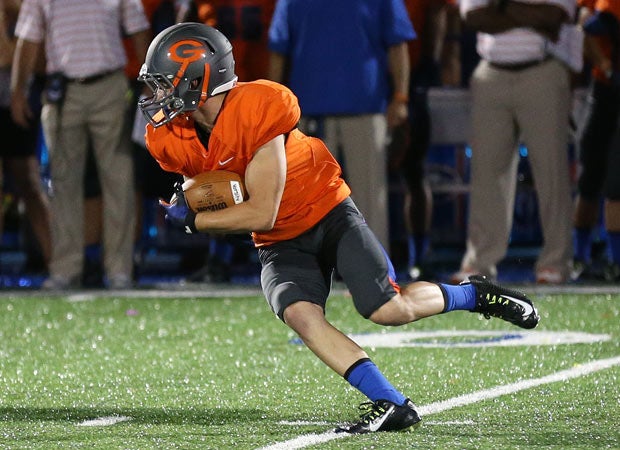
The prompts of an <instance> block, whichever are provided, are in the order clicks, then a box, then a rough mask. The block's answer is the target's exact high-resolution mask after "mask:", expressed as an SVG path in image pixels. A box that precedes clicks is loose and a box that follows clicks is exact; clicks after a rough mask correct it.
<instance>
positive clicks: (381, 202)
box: [300, 114, 390, 252]
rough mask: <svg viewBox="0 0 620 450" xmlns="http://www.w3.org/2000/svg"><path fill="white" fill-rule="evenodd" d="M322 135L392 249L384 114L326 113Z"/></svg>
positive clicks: (305, 127) (362, 208)
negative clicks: (339, 114)
mask: <svg viewBox="0 0 620 450" xmlns="http://www.w3.org/2000/svg"><path fill="white" fill-rule="evenodd" d="M322 122H323V123H322V124H321V128H322V129H321V130H320V131H319V132H317V133H315V130H308V121H307V120H302V121H301V123H300V128H301V130H302V131H303V132H304V133H309V132H310V131H312V132H311V133H310V134H312V135H318V136H319V137H321V138H322V140H323V141H324V142H325V145H327V148H328V149H329V150H330V151H331V152H332V154H333V155H334V157H335V158H336V159H338V161H340V162H341V164H342V165H343V170H344V172H345V179H346V181H347V184H348V185H349V187H350V188H351V191H352V193H351V198H353V201H354V202H355V204H356V205H357V207H358V208H359V210H360V211H361V212H362V214H363V215H364V218H365V219H366V222H367V223H368V225H369V226H370V229H371V230H372V231H373V232H374V233H375V235H376V236H377V238H378V239H379V242H381V245H383V247H384V248H385V250H386V251H388V252H389V250H390V245H389V244H390V236H389V219H388V205H387V203H388V181H387V152H386V148H385V147H386V136H387V124H386V119H385V115H384V114H369V115H359V116H326V117H324V118H323V121H322Z"/></svg>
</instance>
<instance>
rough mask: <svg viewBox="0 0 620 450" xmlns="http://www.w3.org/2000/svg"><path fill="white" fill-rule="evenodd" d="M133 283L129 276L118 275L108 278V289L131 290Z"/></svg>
mask: <svg viewBox="0 0 620 450" xmlns="http://www.w3.org/2000/svg"><path fill="white" fill-rule="evenodd" d="M131 287H132V282H131V279H130V278H129V275H126V274H124V273H118V274H116V275H112V276H110V277H109V278H108V289H131Z"/></svg>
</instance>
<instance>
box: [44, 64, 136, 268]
mask: <svg viewBox="0 0 620 450" xmlns="http://www.w3.org/2000/svg"><path fill="white" fill-rule="evenodd" d="M127 90H128V83H127V80H126V78H125V75H124V74H123V72H122V71H119V72H116V73H114V74H112V75H109V76H107V77H104V78H103V79H101V80H98V81H96V82H93V83H89V84H79V83H69V84H68V85H67V92H66V95H65V100H64V103H63V105H62V108H58V107H57V106H56V105H50V104H46V105H44V106H43V111H42V116H41V120H42V125H43V131H44V134H45V140H46V143H47V146H48V149H49V154H50V165H51V178H52V190H53V194H52V198H51V207H52V217H51V219H52V261H51V264H50V275H51V276H59V277H65V278H69V279H73V278H76V277H79V276H80V274H81V272H82V265H83V257H84V181H83V177H84V171H85V162H86V155H87V151H88V147H89V145H91V146H92V148H93V151H94V155H95V159H96V162H97V170H98V175H99V179H100V182H101V190H102V196H103V252H104V268H105V271H106V274H107V275H108V277H115V276H122V275H124V276H129V277H130V278H131V272H132V266H133V242H134V227H135V215H134V207H133V201H134V194H133V193H134V183H133V162H132V156H131V144H130V141H129V135H128V133H127V130H128V128H126V123H125V120H126V117H127V115H126V112H127V107H128V105H127V100H126V94H127Z"/></svg>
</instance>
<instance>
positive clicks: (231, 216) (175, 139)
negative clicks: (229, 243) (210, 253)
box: [140, 23, 539, 433]
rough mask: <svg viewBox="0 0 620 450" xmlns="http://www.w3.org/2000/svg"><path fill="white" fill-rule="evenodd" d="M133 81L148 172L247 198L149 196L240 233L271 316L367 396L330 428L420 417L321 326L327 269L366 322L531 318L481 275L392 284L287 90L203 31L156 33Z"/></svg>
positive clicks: (336, 172)
mask: <svg viewBox="0 0 620 450" xmlns="http://www.w3.org/2000/svg"><path fill="white" fill-rule="evenodd" d="M140 80H142V81H144V82H145V83H146V84H147V85H148V86H149V87H150V88H151V89H152V91H153V96H152V97H150V98H147V99H145V100H143V101H142V102H141V103H140V108H141V109H142V111H143V113H144V115H145V116H146V118H147V120H148V125H147V129H146V143H147V146H148V149H149V151H150V153H151V154H152V156H153V157H154V158H155V159H156V160H157V161H158V162H159V164H160V165H161V166H162V168H163V169H164V170H167V171H172V172H177V173H180V174H182V175H184V176H185V177H193V176H195V175H197V174H200V173H202V172H205V171H210V170H218V169H225V170H229V171H233V172H236V173H238V174H239V175H240V176H241V177H242V179H243V180H244V182H245V187H246V190H247V194H248V199H247V200H246V201H244V202H243V203H240V204H238V205H235V206H232V207H229V208H226V209H222V210H219V211H205V212H200V213H198V214H196V213H194V212H192V211H191V210H190V209H189V208H188V207H187V204H186V202H185V199H184V197H183V192H182V189H181V188H177V192H176V195H177V197H178V198H177V201H175V202H172V203H171V204H169V203H167V202H162V205H163V207H164V208H165V209H166V213H167V219H168V220H169V221H170V222H171V223H173V224H175V225H178V226H179V227H181V228H184V229H186V230H187V231H189V232H209V233H217V232H220V233H245V232H251V233H252V236H253V240H254V244H255V246H256V248H257V250H258V255H259V259H260V262H261V265H262V272H261V284H262V288H263V291H264V294H265V297H266V299H267V301H268V303H269V305H270V306H271V309H272V310H273V312H274V313H275V314H276V315H277V316H278V317H279V318H280V319H281V320H282V321H284V323H286V325H288V326H289V327H290V328H292V329H293V330H294V331H295V332H296V333H297V334H298V335H299V337H300V338H301V340H302V341H303V342H304V343H305V345H306V346H307V347H308V348H309V349H310V350H311V351H312V352H313V353H314V354H315V355H316V356H317V357H319V358H320V359H321V361H323V362H324V363H325V364H326V365H327V366H329V367H330V368H331V369H332V370H334V371H335V372H336V373H338V374H339V375H341V376H342V377H344V378H345V379H346V380H347V381H348V382H349V383H350V384H351V385H352V386H354V387H356V388H357V389H358V390H359V391H360V392H362V393H363V394H364V395H366V396H367V397H368V398H369V399H370V402H369V403H368V409H367V412H366V413H365V414H363V416H362V417H361V419H360V420H359V421H358V422H357V423H353V424H349V425H342V426H340V427H338V429H337V431H340V432H347V433H367V432H375V431H392V430H403V429H407V428H410V427H413V426H414V425H416V424H418V423H419V422H420V420H421V419H420V416H419V415H418V413H417V411H416V409H415V406H414V404H413V403H412V402H411V400H409V399H408V398H407V397H406V396H405V395H404V394H403V393H401V392H400V391H399V390H398V389H396V388H395V387H394V386H393V385H392V384H391V383H390V382H389V381H388V380H387V379H386V378H385V377H384V375H383V374H382V373H381V371H380V370H379V369H378V368H377V366H376V365H375V364H374V363H373V362H372V361H371V360H370V358H369V357H368V354H367V353H366V352H365V351H364V350H363V349H362V348H360V347H359V346H358V345H357V344H356V343H355V342H353V341H352V340H351V339H349V338H348V337H347V336H346V335H345V334H343V333H342V332H340V331H339V330H338V329H336V328H335V327H334V326H333V325H331V324H330V323H329V322H328V321H327V320H326V318H325V305H326V302H327V298H328V295H329V292H330V287H331V279H332V274H333V273H334V271H335V270H337V271H338V273H339V274H340V276H341V277H342V279H343V281H344V283H345V284H346V286H347V287H348V289H349V290H350V292H351V296H352V298H353V303H354V305H355V307H356V309H357V311H358V312H359V313H360V314H361V315H362V316H363V317H365V318H367V319H370V320H372V321H373V322H375V323H378V324H382V325H402V324H406V323H409V322H413V321H416V320H419V319H422V318H424V317H429V316H433V315H436V314H441V313H446V312H449V311H453V310H467V311H472V312H479V313H482V314H484V315H485V316H487V317H489V316H495V317H499V318H501V319H504V320H507V321H509V322H511V323H513V324H515V325H517V326H520V327H523V328H533V327H535V326H536V325H537V324H538V321H539V316H538V313H537V311H536V308H534V306H533V305H532V303H531V301H530V300H529V299H528V298H527V297H526V296H525V295H523V294H521V293H519V292H515V291H511V290H507V289H503V288H501V287H500V286H497V285H494V284H492V283H490V282H489V281H488V280H486V279H485V278H484V277H472V278H470V280H469V281H468V282H467V283H464V284H462V285H458V286H452V285H446V284H436V283H430V282H416V283H412V284H410V285H408V286H404V287H401V286H399V285H398V284H397V282H396V279H395V275H394V269H393V267H392V264H391V262H390V260H389V259H388V256H387V254H386V252H385V251H384V250H383V248H382V247H381V245H380V244H379V242H378V240H377V238H376V237H375V235H374V234H373V232H372V231H371V230H370V229H369V228H368V226H367V224H366V222H365V221H364V217H363V216H362V215H361V214H360V212H359V210H358V209H357V208H356V206H355V204H354V203H353V201H352V200H351V198H350V197H349V195H350V189H349V187H348V186H347V184H346V183H345V181H344V180H343V179H342V177H341V169H340V166H339V165H338V163H337V162H336V160H335V159H334V158H333V157H332V155H331V153H330V152H329V151H328V149H327V148H326V147H325V145H324V144H323V142H322V141H321V140H319V139H316V138H312V137H308V136H305V135H304V134H302V133H301V132H300V131H299V130H298V129H297V122H298V120H299V117H300V109H299V105H298V103H297V99H296V97H295V96H294V95H293V93H292V92H291V91H290V90H289V89H287V88H286V87H284V86H283V85H281V84H278V83H274V82H271V81H267V80H258V81H253V82H246V83H237V76H236V75H235V63H234V60H233V57H232V47H231V45H230V43H229V41H228V40H227V39H226V38H225V37H224V35H223V34H221V33H220V32H219V31H217V30H216V29H214V28H212V27H209V26H206V25H202V24H197V23H181V24H178V25H175V26H173V27H170V28H168V29H166V30H164V31H163V32H161V33H160V34H159V35H158V36H157V37H156V38H155V39H154V40H153V42H152V43H151V45H150V47H149V50H148V53H147V56H146V62H145V64H144V65H143V67H142V70H141V73H140Z"/></svg>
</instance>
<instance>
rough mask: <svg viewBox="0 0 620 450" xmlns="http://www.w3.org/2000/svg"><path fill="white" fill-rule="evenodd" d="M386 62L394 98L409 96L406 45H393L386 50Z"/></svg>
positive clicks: (408, 63)
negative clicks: (388, 66) (390, 76)
mask: <svg viewBox="0 0 620 450" xmlns="http://www.w3.org/2000/svg"><path fill="white" fill-rule="evenodd" d="M388 62H389V65H390V73H391V75H392V85H393V86H394V96H402V97H407V96H408V94H409V73H410V70H411V68H410V61H409V52H408V49H407V43H406V42H402V43H400V44H397V45H393V46H392V47H390V49H389V50H388Z"/></svg>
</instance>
